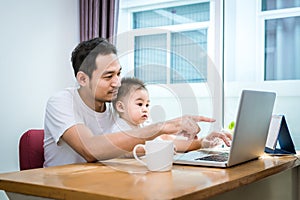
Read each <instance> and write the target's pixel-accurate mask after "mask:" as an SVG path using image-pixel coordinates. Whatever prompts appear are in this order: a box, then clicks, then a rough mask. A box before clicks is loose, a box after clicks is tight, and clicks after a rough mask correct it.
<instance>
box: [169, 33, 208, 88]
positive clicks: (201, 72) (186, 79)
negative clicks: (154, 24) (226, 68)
mask: <svg viewBox="0 0 300 200" xmlns="http://www.w3.org/2000/svg"><path fill="white" fill-rule="evenodd" d="M206 52H207V29H203V30H195V31H185V32H180V33H172V35H171V69H172V71H171V83H195V82H202V81H206V80H207V54H206Z"/></svg>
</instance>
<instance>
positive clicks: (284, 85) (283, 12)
mask: <svg viewBox="0 0 300 200" xmlns="http://www.w3.org/2000/svg"><path fill="white" fill-rule="evenodd" d="M261 5H262V0H257V27H258V29H257V36H256V37H257V45H256V46H257V51H256V52H257V62H258V64H257V67H258V70H257V72H259V74H260V75H259V77H260V80H261V82H263V83H259V84H262V85H263V86H264V89H268V90H273V89H274V88H276V91H277V95H280V96H300V90H299V85H300V80H274V81H273V80H266V81H265V80H264V74H265V66H264V65H265V63H264V62H265V59H266V58H265V21H266V20H270V19H280V18H286V17H296V16H300V8H299V7H298V8H284V9H278V10H268V11H262V7H261Z"/></svg>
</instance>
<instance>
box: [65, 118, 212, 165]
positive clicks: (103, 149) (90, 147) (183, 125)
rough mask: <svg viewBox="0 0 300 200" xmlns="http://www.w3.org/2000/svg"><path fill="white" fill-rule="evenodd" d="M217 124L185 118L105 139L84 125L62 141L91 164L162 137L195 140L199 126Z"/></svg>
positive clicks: (112, 135) (114, 134) (109, 135)
mask: <svg viewBox="0 0 300 200" xmlns="http://www.w3.org/2000/svg"><path fill="white" fill-rule="evenodd" d="M200 121H206V122H213V121H214V120H212V119H210V118H206V117H201V116H184V117H181V118H176V119H173V120H169V121H166V122H164V123H156V124H153V125H149V126H146V127H144V128H139V129H133V130H129V131H126V132H118V133H112V134H104V135H97V136H95V135H93V134H92V132H91V131H90V129H89V128H87V127H86V126H85V125H83V124H78V125H75V126H72V127H71V128H69V129H68V130H66V131H65V132H64V134H63V136H62V139H63V140H64V141H65V142H66V143H68V145H70V146H71V147H72V148H73V149H74V150H75V151H76V152H77V153H79V154H80V155H81V156H82V157H84V158H85V159H86V160H87V162H94V161H97V160H106V159H111V158H116V157H119V156H121V155H124V154H125V153H127V152H130V151H132V149H133V148H134V146H135V145H136V144H140V143H144V142H145V141H146V140H151V139H154V138H156V137H157V136H159V135H162V134H181V135H184V136H186V137H188V138H194V137H195V135H196V134H197V133H198V132H199V131H200V127H199V126H198V125H197V123H196V122H200Z"/></svg>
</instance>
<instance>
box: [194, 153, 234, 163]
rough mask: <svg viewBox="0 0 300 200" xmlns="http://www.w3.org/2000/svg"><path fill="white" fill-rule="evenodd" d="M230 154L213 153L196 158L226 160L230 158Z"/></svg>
mask: <svg viewBox="0 0 300 200" xmlns="http://www.w3.org/2000/svg"><path fill="white" fill-rule="evenodd" d="M228 155H229V154H228V153H220V154H212V155H208V156H204V157H199V158H195V160H207V161H216V162H225V161H227V160H228Z"/></svg>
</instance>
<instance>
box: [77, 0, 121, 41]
mask: <svg viewBox="0 0 300 200" xmlns="http://www.w3.org/2000/svg"><path fill="white" fill-rule="evenodd" d="M118 13H119V0H80V41H85V40H89V39H92V38H96V37H102V38H106V39H108V40H109V41H110V42H112V43H115V41H114V38H115V37H114V36H116V34H117V21H118Z"/></svg>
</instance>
